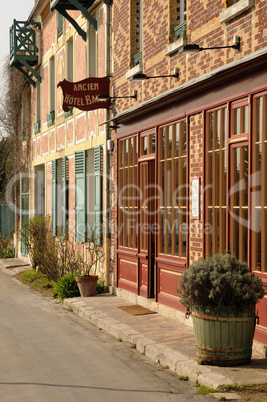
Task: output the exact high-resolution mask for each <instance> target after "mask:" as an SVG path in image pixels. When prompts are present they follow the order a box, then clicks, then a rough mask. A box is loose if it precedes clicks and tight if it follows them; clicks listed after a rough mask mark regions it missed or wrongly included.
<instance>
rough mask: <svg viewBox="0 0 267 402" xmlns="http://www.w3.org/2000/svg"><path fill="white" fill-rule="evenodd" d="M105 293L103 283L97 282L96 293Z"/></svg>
mask: <svg viewBox="0 0 267 402" xmlns="http://www.w3.org/2000/svg"><path fill="white" fill-rule="evenodd" d="M104 292H106V286H105V282H104V281H101V280H100V281H97V284H96V293H97V294H100V293H104Z"/></svg>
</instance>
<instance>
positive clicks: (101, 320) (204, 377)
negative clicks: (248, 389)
mask: <svg viewBox="0 0 267 402" xmlns="http://www.w3.org/2000/svg"><path fill="white" fill-rule="evenodd" d="M62 305H63V307H64V308H65V309H68V308H72V311H73V313H75V314H77V315H78V316H79V317H81V318H83V319H84V320H86V321H88V322H90V323H91V324H94V325H95V326H96V327H98V328H99V329H102V330H104V331H105V332H106V333H108V334H109V335H111V336H113V337H114V338H116V339H122V340H123V341H124V342H129V343H130V344H132V345H135V348H136V350H137V351H138V352H140V353H143V354H145V355H146V357H147V358H148V359H150V360H152V361H153V362H154V363H159V364H160V365H162V366H163V367H166V368H167V367H168V369H169V370H170V371H172V372H173V373H175V374H177V375H178V376H179V377H188V379H189V380H190V381H192V382H196V381H197V382H198V383H199V384H200V385H205V386H208V387H212V388H213V389H215V390H217V389H219V388H221V387H222V386H224V385H234V382H233V381H231V380H230V379H229V378H227V377H225V376H223V375H221V374H218V373H213V371H212V369H210V368H208V367H206V366H199V365H198V364H197V362H196V361H194V360H188V357H187V356H185V355H183V354H181V353H179V352H176V351H175V350H173V349H171V348H168V347H165V346H163V345H161V344H159V343H156V342H154V341H152V340H151V339H149V338H147V337H145V336H143V335H142V334H140V333H139V332H137V331H135V330H134V329H133V328H131V327H129V326H128V325H125V324H122V323H121V322H120V321H118V320H115V319H114V318H111V317H109V316H108V315H107V314H106V313H104V312H103V311H101V310H97V309H94V308H93V307H90V306H88V305H87V304H85V303H84V302H83V301H80V300H77V299H64V300H63V303H62Z"/></svg>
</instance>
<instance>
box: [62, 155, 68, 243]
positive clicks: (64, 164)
mask: <svg viewBox="0 0 267 402" xmlns="http://www.w3.org/2000/svg"><path fill="white" fill-rule="evenodd" d="M68 194H69V192H68V158H67V156H64V157H63V158H62V227H63V236H64V235H67V234H68V209H69V203H68V199H69V197H68Z"/></svg>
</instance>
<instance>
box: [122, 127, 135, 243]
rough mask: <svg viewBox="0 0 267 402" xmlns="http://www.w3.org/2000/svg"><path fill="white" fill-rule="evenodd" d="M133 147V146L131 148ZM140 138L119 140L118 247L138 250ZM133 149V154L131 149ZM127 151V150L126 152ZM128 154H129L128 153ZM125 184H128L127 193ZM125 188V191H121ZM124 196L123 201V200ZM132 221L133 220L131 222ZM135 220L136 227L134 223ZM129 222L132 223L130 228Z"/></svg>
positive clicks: (133, 136) (132, 137)
mask: <svg viewBox="0 0 267 402" xmlns="http://www.w3.org/2000/svg"><path fill="white" fill-rule="evenodd" d="M127 144H128V151H127V149H126V148H127ZM131 147H132V148H131ZM138 147H139V139H138V135H137V134H134V135H132V136H130V137H127V138H123V139H121V140H119V158H118V192H119V200H118V210H117V211H118V230H119V233H118V247H117V248H118V249H119V248H127V249H133V250H137V248H138V244H137V232H136V229H135V228H137V222H138V219H137V215H138V193H137V191H138V188H137V186H138V155H139V149H138ZM130 149H132V151H133V152H132V155H131V153H130V152H129V150H130ZM126 151H127V152H126ZM127 154H128V155H127ZM131 163H132V164H131ZM125 185H127V188H126V193H125ZM122 189H124V190H123V193H121V191H122ZM121 196H122V202H121V199H120V198H121ZM130 221H132V222H130ZM133 221H135V227H134V225H133ZM129 223H130V224H131V225H132V227H131V231H129V230H128V228H129Z"/></svg>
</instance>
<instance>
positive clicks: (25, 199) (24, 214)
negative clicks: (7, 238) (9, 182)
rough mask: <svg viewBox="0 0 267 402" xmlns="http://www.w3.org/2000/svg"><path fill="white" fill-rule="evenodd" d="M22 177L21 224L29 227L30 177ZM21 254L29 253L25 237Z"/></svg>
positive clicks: (22, 241)
mask: <svg viewBox="0 0 267 402" xmlns="http://www.w3.org/2000/svg"><path fill="white" fill-rule="evenodd" d="M23 176H24V177H22V178H21V226H22V227H25V228H27V226H28V222H29V179H28V177H25V174H24V175H23ZM21 254H22V255H24V256H26V255H27V254H28V247H27V243H26V242H25V239H21Z"/></svg>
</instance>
